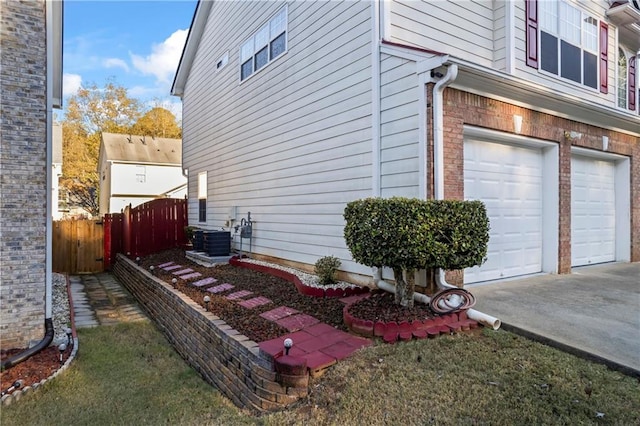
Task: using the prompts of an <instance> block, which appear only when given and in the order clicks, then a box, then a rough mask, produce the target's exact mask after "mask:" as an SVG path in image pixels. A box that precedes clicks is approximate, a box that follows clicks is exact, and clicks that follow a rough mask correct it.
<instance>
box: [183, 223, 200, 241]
mask: <svg viewBox="0 0 640 426" xmlns="http://www.w3.org/2000/svg"><path fill="white" fill-rule="evenodd" d="M196 229H197V228H196V227H195V226H185V227H184V236H185V237H187V240H188V241H189V242H191V243H192V242H193V231H195V230H196Z"/></svg>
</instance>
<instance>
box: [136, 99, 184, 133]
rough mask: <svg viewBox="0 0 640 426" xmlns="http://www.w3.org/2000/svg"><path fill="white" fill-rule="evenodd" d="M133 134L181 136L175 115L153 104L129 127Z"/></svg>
mask: <svg viewBox="0 0 640 426" xmlns="http://www.w3.org/2000/svg"><path fill="white" fill-rule="evenodd" d="M131 133H132V134H134V135H142V136H153V137H160V138H174V139H180V138H182V129H181V128H180V126H179V125H178V122H177V120H176V116H175V115H173V113H172V112H171V111H169V110H167V109H165V108H162V107H160V106H155V107H153V108H151V109H150V110H149V111H147V112H146V113H145V114H144V115H143V116H142V117H140V118H139V119H138V121H136V123H135V124H134V125H133V127H132V129H131Z"/></svg>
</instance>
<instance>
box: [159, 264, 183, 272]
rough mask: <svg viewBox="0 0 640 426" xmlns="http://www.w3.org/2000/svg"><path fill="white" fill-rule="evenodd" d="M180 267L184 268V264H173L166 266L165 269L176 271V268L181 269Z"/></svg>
mask: <svg viewBox="0 0 640 426" xmlns="http://www.w3.org/2000/svg"><path fill="white" fill-rule="evenodd" d="M180 268H184V266H182V265H171V266H165V267H164V268H162V269H164V270H165V271H167V272H169V271H175V270H176V269H180Z"/></svg>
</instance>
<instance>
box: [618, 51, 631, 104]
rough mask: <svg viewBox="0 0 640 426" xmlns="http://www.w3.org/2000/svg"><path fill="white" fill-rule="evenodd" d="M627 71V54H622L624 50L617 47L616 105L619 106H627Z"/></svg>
mask: <svg viewBox="0 0 640 426" xmlns="http://www.w3.org/2000/svg"><path fill="white" fill-rule="evenodd" d="M628 72H629V68H628V66H627V55H625V54H624V50H622V49H618V107H620V108H627V100H628V99H627V88H628V84H629V83H628V81H627V75H628Z"/></svg>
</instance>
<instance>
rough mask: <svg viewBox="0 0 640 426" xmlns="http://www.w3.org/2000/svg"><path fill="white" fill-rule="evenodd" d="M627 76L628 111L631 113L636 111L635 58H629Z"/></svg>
mask: <svg viewBox="0 0 640 426" xmlns="http://www.w3.org/2000/svg"><path fill="white" fill-rule="evenodd" d="M628 68H629V76H628V78H627V81H628V84H629V87H628V89H629V90H628V93H629V109H630V110H632V111H635V110H636V106H637V100H636V93H637V91H636V58H635V56H634V57H632V58H629V67H628Z"/></svg>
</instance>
